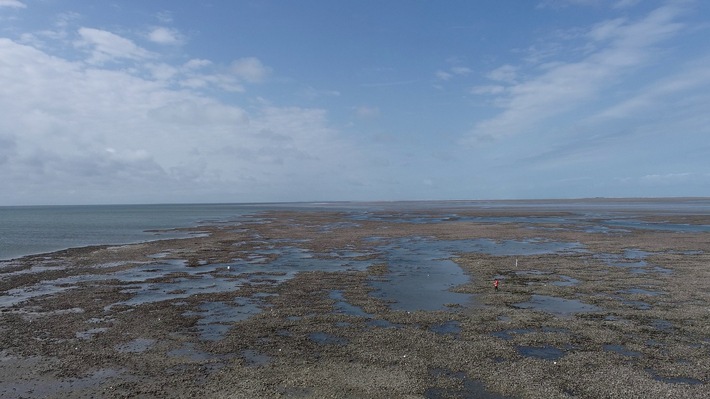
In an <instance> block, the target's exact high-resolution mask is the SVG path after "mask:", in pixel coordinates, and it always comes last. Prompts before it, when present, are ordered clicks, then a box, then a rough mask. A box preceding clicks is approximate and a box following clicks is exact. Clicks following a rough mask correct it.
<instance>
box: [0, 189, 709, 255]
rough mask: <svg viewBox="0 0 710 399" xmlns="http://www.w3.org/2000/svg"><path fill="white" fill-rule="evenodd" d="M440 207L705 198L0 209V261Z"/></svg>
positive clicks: (638, 208) (667, 208)
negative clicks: (328, 216)
mask: <svg viewBox="0 0 710 399" xmlns="http://www.w3.org/2000/svg"><path fill="white" fill-rule="evenodd" d="M448 208H451V209H461V208H473V209H475V208H478V209H491V208H523V209H525V208H529V209H534V210H536V211H539V210H540V209H551V210H566V211H570V212H573V213H574V214H576V215H578V216H576V217H577V218H579V217H581V218H586V217H592V216H593V217H600V216H601V217H607V218H608V223H609V224H610V225H615V227H620V226H621V227H628V228H647V227H648V226H646V225H645V224H644V223H643V222H638V221H636V220H635V219H633V218H634V216H639V215H641V214H648V213H649V212H651V213H655V214H659V215H663V214H675V213H689V214H708V213H710V199H677V200H676V199H673V200H632V201H630V200H579V201H561V202H560V201H451V202H448V201H432V202H384V203H349V202H338V203H297V204H180V205H97V206H29V207H0V260H6V259H13V258H17V257H21V256H24V255H31V254H40V253H46V252H51V251H56V250H61V249H66V248H73V247H82V246H87V245H101V244H128V243H135V242H143V241H150V240H157V239H162V238H169V237H175V236H178V233H169V232H168V233H166V232H162V233H156V232H151V231H148V230H165V229H172V228H178V227H193V226H198V225H200V224H210V223H216V222H224V221H237V220H240V219H242V218H244V217H247V216H249V215H255V214H258V213H259V212H263V211H268V210H276V209H291V210H298V209H308V210H314V209H328V210H333V209H339V210H348V211H352V212H353V215H354V216H353V217H354V219H357V218H370V217H374V216H373V215H372V214H371V212H374V211H378V212H380V213H379V216H378V217H381V216H382V214H383V213H382V212H384V214H387V213H388V211H391V212H392V213H400V212H403V211H404V212H406V211H409V210H417V209H439V210H441V209H448ZM453 212H454V213H455V211H453ZM501 219H503V218H501ZM577 220H579V219H577ZM501 221H504V220H501ZM651 227H653V226H651ZM656 227H659V226H656ZM665 227H666V228H670V229H673V230H675V229H678V230H683V229H687V228H691V229H693V230H697V229H699V231H708V230H710V226H680V225H678V226H676V225H669V226H665Z"/></svg>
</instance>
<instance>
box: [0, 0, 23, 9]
mask: <svg viewBox="0 0 710 399" xmlns="http://www.w3.org/2000/svg"><path fill="white" fill-rule="evenodd" d="M0 7H10V8H27V6H26V5H25V4H24V3H22V2H21V1H19V0H0Z"/></svg>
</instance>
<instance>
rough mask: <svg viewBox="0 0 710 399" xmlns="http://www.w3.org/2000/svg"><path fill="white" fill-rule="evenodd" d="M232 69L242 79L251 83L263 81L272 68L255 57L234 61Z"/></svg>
mask: <svg viewBox="0 0 710 399" xmlns="http://www.w3.org/2000/svg"><path fill="white" fill-rule="evenodd" d="M230 70H231V71H232V73H233V74H234V75H235V76H237V77H238V78H240V79H243V80H245V81H247V82H250V83H257V82H261V81H262V80H264V78H266V76H267V75H268V74H269V73H270V72H271V69H270V68H268V67H266V66H265V65H264V64H262V63H261V61H259V59H258V58H255V57H247V58H240V59H238V60H235V61H234V62H232V65H231V68H230Z"/></svg>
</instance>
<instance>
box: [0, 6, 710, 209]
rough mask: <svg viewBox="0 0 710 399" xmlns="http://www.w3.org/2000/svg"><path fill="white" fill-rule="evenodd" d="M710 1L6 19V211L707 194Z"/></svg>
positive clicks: (142, 11)
mask: <svg viewBox="0 0 710 399" xmlns="http://www.w3.org/2000/svg"><path fill="white" fill-rule="evenodd" d="M708 37H710V2H705V1H700V0H697V1H693V0H669V1H660V0H659V1H655V0H537V1H536V0H518V1H513V0H508V1H502V0H490V1H468V0H465V1H462V0H453V1H426V0H411V1H403V0H388V1H379V0H378V1H371V0H363V1H325V0H320V1H316V0H303V1H285V0H281V1H272V0H258V1H257V0H254V1H236V0H235V1H227V0H225V1H173V0H171V1H167V0H152V1H142V0H141V1H138V0H134V1H114V2H112V1H100V2H97V1H93V0H85V1H80V0H73V1H72V0H68V1H58V0H0V186H2V187H3V190H0V205H29V204H93V203H96V204H101V203H165V202H272V201H327V200H356V201H362V200H426V199H517V198H523V199H524V198H579V197H649V196H650V197H667V196H710V160H709V159H710V158H709V157H708V154H710V94H709V93H710V90H709V89H710V40H708Z"/></svg>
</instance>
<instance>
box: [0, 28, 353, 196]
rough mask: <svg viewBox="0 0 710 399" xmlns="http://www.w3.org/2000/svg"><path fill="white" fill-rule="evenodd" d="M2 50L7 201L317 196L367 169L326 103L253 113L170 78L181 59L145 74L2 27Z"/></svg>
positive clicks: (1, 161) (0, 147) (0, 158)
mask: <svg viewBox="0 0 710 399" xmlns="http://www.w3.org/2000/svg"><path fill="white" fill-rule="evenodd" d="M109 37H110V38H113V37H112V36H109ZM130 48H131V47H130V46H129V49H130ZM129 53H131V52H130V51H129ZM121 54H125V52H122V53H121ZM0 59H2V60H3V62H2V63H0V87H2V88H3V90H2V94H1V95H0V165H2V173H0V185H4V186H6V187H15V188H17V189H16V190H13V193H12V194H11V195H9V194H5V195H4V196H3V197H2V200H3V201H6V202H10V203H24V201H32V198H35V201H38V200H37V198H40V200H39V201H41V199H43V198H50V197H51V198H52V199H51V201H55V202H65V203H87V202H94V203H96V202H121V201H141V200H144V201H182V200H194V201H207V200H211V201H214V200H217V199H218V198H221V199H222V200H227V199H229V198H232V200H234V201H248V200H253V201H256V200H266V199H270V200H274V199H279V198H282V197H281V195H283V196H284V197H283V198H284V199H293V198H303V199H307V198H312V199H314V198H318V192H317V187H318V186H320V185H321V184H323V183H326V182H327V183H328V184H329V185H330V184H332V185H333V186H336V187H340V188H339V190H346V187H343V185H342V184H341V185H338V184H337V182H338V181H339V179H340V178H341V177H342V175H343V174H344V175H348V176H350V177H349V178H351V180H354V181H359V180H360V179H359V178H357V175H358V174H359V173H362V172H361V171H362V169H363V168H362V167H357V166H355V165H356V162H357V153H358V152H357V150H355V149H354V148H352V147H351V146H350V144H349V143H348V142H347V141H345V140H343V139H342V137H340V136H339V134H338V132H337V131H335V130H333V129H332V128H331V127H329V126H328V119H327V113H326V112H325V111H324V110H322V109H314V108H300V107H275V106H269V105H260V106H256V107H254V108H252V109H251V110H250V112H247V111H246V110H244V109H242V108H240V107H237V106H234V105H229V104H226V103H223V102H220V101H218V100H216V99H213V98H210V97H207V96H205V95H201V94H198V93H196V92H192V91H189V90H173V89H170V87H169V86H168V85H165V84H164V83H163V82H162V81H161V79H164V78H174V77H175V75H176V74H177V75H180V74H181V73H183V72H184V71H181V70H180V68H175V67H170V66H169V65H164V64H159V63H155V64H151V65H152V67H153V68H154V69H155V70H156V71H158V72H156V73H155V75H156V76H151V75H145V76H143V75H140V76H139V75H136V74H134V73H132V72H130V71H125V70H110V69H107V68H106V67H105V66H104V65H103V64H86V63H83V62H72V61H68V60H65V59H62V58H60V57H57V56H51V55H49V54H47V53H45V52H43V51H40V50H39V49H37V48H33V47H31V46H28V45H21V44H18V43H16V42H14V41H11V40H8V39H1V38H0ZM191 64H192V66H193V67H199V66H201V65H202V66H204V67H208V66H210V63H208V62H203V61H199V60H198V61H194V62H192V63H191ZM209 78H213V79H217V78H215V77H214V75H209V76H207V77H203V79H206V80H209ZM213 83H214V82H209V84H213ZM78 186H81V187H82V189H81V190H78V191H77V190H73V188H75V187H78ZM126 187H131V189H130V190H128V191H130V192H131V193H129V192H128V191H127V190H126ZM78 192H80V193H81V194H78ZM140 192H143V193H148V194H145V195H148V197H145V198H143V197H136V196H135V195H137V194H136V193H140ZM203 193H204V195H205V197H201V195H203ZM215 195H219V196H220V197H215ZM229 195H233V196H234V197H229Z"/></svg>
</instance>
